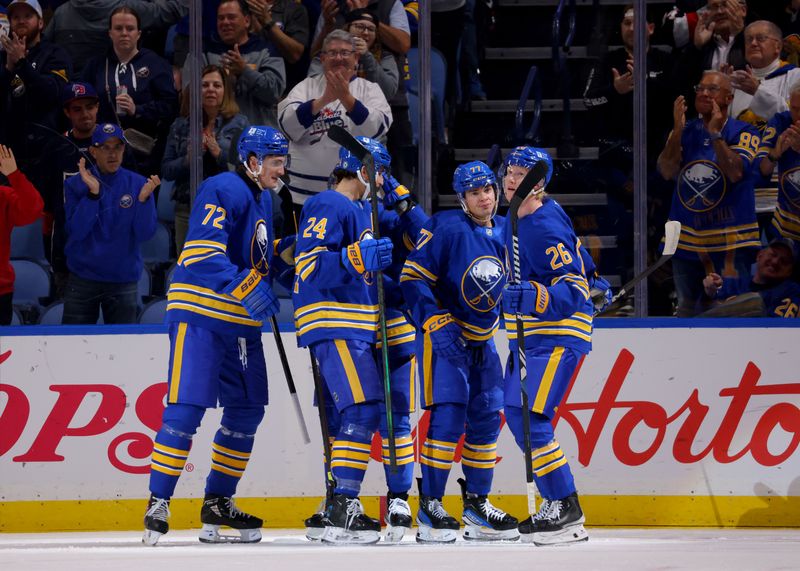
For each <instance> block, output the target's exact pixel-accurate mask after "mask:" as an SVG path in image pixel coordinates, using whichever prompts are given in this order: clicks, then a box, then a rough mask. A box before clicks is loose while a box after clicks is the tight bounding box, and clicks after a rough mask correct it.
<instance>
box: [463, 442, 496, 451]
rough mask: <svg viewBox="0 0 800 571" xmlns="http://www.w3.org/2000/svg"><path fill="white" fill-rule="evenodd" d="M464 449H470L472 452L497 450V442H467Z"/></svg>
mask: <svg viewBox="0 0 800 571" xmlns="http://www.w3.org/2000/svg"><path fill="white" fill-rule="evenodd" d="M464 448H469V449H470V450H497V442H494V443H492V444H472V443H470V442H466V441H465V442H464Z"/></svg>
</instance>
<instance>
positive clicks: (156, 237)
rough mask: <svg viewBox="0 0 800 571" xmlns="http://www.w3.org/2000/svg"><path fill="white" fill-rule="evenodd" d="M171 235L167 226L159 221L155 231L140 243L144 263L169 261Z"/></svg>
mask: <svg viewBox="0 0 800 571" xmlns="http://www.w3.org/2000/svg"><path fill="white" fill-rule="evenodd" d="M171 244H172V236H171V235H170V232H169V228H167V227H166V226H165V225H164V224H163V223H161V222H159V223H158V225H157V226H156V233H155V234H153V237H152V238H150V239H149V240H148V241H147V242H145V243H144V244H142V258H143V259H144V263H145V264H162V263H166V262H169V261H170V259H171V258H170V246H171Z"/></svg>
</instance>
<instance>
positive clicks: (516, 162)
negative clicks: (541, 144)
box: [499, 147, 553, 194]
mask: <svg viewBox="0 0 800 571" xmlns="http://www.w3.org/2000/svg"><path fill="white" fill-rule="evenodd" d="M540 161H544V162H545V163H547V176H545V178H544V185H542V188H540V189H539V190H538V191H537V194H538V193H539V192H542V191H543V190H544V189H545V187H546V186H547V184H548V183H549V182H550V179H551V178H552V177H553V159H552V158H550V154H549V153H548V152H547V151H545V150H544V149H540V148H538V147H516V148H515V149H514V150H512V151H511V152H510V153H508V156H507V157H506V158H505V160H504V161H503V166H502V167H501V168H500V173H499V174H500V180H501V182H502V179H504V178H505V176H506V170H507V169H508V167H510V166H518V167H522V168H526V169H529V170H530V169H532V168H533V166H534V165H535V164H536V163H538V162H540Z"/></svg>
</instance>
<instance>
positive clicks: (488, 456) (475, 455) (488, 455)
mask: <svg viewBox="0 0 800 571" xmlns="http://www.w3.org/2000/svg"><path fill="white" fill-rule="evenodd" d="M461 457H462V458H469V459H470V460H491V461H492V462H494V461H495V459H496V458H497V450H491V451H488V452H474V451H472V450H469V449H467V448H466V447H464V449H463V450H462V451H461Z"/></svg>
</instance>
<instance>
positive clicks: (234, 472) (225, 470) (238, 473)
mask: <svg viewBox="0 0 800 571" xmlns="http://www.w3.org/2000/svg"><path fill="white" fill-rule="evenodd" d="M211 469H212V470H216V471H217V472H222V473H223V474H227V475H228V476H233V477H234V478H241V477H242V474H243V473H244V470H234V469H232V468H228V467H226V466H223V465H221V464H217V463H215V462H212V463H211Z"/></svg>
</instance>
